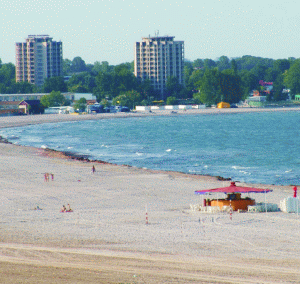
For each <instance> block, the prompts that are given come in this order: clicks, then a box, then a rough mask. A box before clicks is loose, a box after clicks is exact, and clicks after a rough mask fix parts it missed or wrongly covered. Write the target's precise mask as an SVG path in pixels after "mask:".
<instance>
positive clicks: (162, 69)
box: [134, 36, 184, 99]
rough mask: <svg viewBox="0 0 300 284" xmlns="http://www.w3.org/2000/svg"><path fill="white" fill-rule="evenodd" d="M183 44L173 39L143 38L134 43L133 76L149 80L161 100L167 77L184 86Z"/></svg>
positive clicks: (163, 96) (168, 37)
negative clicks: (171, 77)
mask: <svg viewBox="0 0 300 284" xmlns="http://www.w3.org/2000/svg"><path fill="white" fill-rule="evenodd" d="M183 67H184V42H183V41H174V37H170V36H164V37H158V36H155V37H150V36H149V37H145V38H142V41H141V42H136V43H135V60H134V75H135V76H136V77H137V78H140V79H141V80H142V81H143V80H146V79H149V80H150V81H151V84H152V86H153V87H154V89H155V90H156V91H159V92H160V94H161V98H163V99H164V98H165V92H166V83H167V79H168V77H169V76H174V77H176V78H177V79H178V82H179V83H180V84H181V85H184V73H183Z"/></svg>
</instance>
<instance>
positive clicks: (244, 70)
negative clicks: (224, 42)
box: [0, 55, 300, 108]
mask: <svg viewBox="0 0 300 284" xmlns="http://www.w3.org/2000/svg"><path fill="white" fill-rule="evenodd" d="M133 66H134V63H133V62H127V63H123V64H120V65H116V66H113V65H109V63H108V62H107V61H102V62H100V61H96V62H95V63H94V64H86V63H85V61H84V60H83V59H82V58H81V57H75V58H74V59H73V60H69V59H64V60H63V75H64V76H69V80H68V82H65V81H64V78H63V77H54V78H48V79H46V80H45V83H44V85H43V86H41V87H37V86H34V85H32V84H29V83H26V82H21V83H16V82H15V66H14V64H12V63H7V64H3V63H2V62H1V59H0V93H1V94H11V93H36V92H45V93H51V92H52V91H55V92H58V91H60V92H77V93H93V94H94V95H96V97H97V101H98V102H101V101H103V102H107V100H112V101H113V103H115V104H122V105H126V106H128V107H130V108H132V107H134V106H135V105H137V104H142V105H149V104H151V103H152V102H153V101H157V100H161V99H162V98H161V95H160V93H158V92H156V91H155V90H154V89H153V88H152V86H151V83H150V81H149V80H145V81H143V82H142V81H140V80H139V79H138V78H136V77H135V76H134V74H133ZM184 78H185V83H184V85H180V84H179V82H178V80H177V78H176V77H169V78H168V80H167V84H166V91H165V95H164V98H163V99H164V100H165V101H167V98H168V97H169V98H170V99H169V100H168V103H170V102H172V103H176V102H177V101H179V100H180V101H182V100H187V101H193V102H195V103H205V104H216V103H218V102H220V101H226V102H228V103H237V102H239V101H240V100H244V99H246V98H247V97H248V96H249V94H250V92H251V91H252V90H259V91H260V90H262V86H260V85H259V81H260V80H263V81H266V82H273V91H272V92H271V93H270V94H268V97H267V99H268V100H270V101H279V100H284V99H286V94H284V93H282V90H283V89H285V88H288V89H290V90H291V94H292V96H294V95H295V94H298V93H300V83H299V82H300V80H299V79H300V59H296V58H288V59H278V60H274V59H269V58H262V57H254V56H250V55H245V56H243V57H239V58H234V59H229V58H228V57H227V56H221V57H220V58H218V59H216V60H212V59H196V60H194V61H189V60H185V65H184Z"/></svg>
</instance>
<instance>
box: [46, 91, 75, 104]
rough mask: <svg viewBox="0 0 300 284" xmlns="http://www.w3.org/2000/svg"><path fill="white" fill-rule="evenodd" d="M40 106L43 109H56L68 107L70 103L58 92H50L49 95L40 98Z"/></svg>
mask: <svg viewBox="0 0 300 284" xmlns="http://www.w3.org/2000/svg"><path fill="white" fill-rule="evenodd" d="M41 104H42V105H43V106H44V107H58V106H64V105H69V104H70V102H69V101H68V100H67V99H66V98H65V97H64V96H63V95H62V94H61V92H59V91H57V92H56V91H52V92H51V93H50V94H49V95H45V96H42V97H41Z"/></svg>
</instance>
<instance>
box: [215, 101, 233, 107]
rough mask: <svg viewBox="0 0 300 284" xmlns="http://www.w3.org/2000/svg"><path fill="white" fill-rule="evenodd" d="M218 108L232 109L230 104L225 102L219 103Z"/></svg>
mask: <svg viewBox="0 0 300 284" xmlns="http://www.w3.org/2000/svg"><path fill="white" fill-rule="evenodd" d="M217 108H230V104H229V103H225V102H220V103H218V105H217Z"/></svg>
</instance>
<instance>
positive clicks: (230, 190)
mask: <svg viewBox="0 0 300 284" xmlns="http://www.w3.org/2000/svg"><path fill="white" fill-rule="evenodd" d="M271 191H272V190H271V189H263V188H255V187H245V186H237V185H236V184H235V182H231V183H230V186H226V187H219V188H213V189H204V190H196V191H195V194H209V193H218V192H223V193H225V194H228V193H251V192H254V193H267V192H271Z"/></svg>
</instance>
